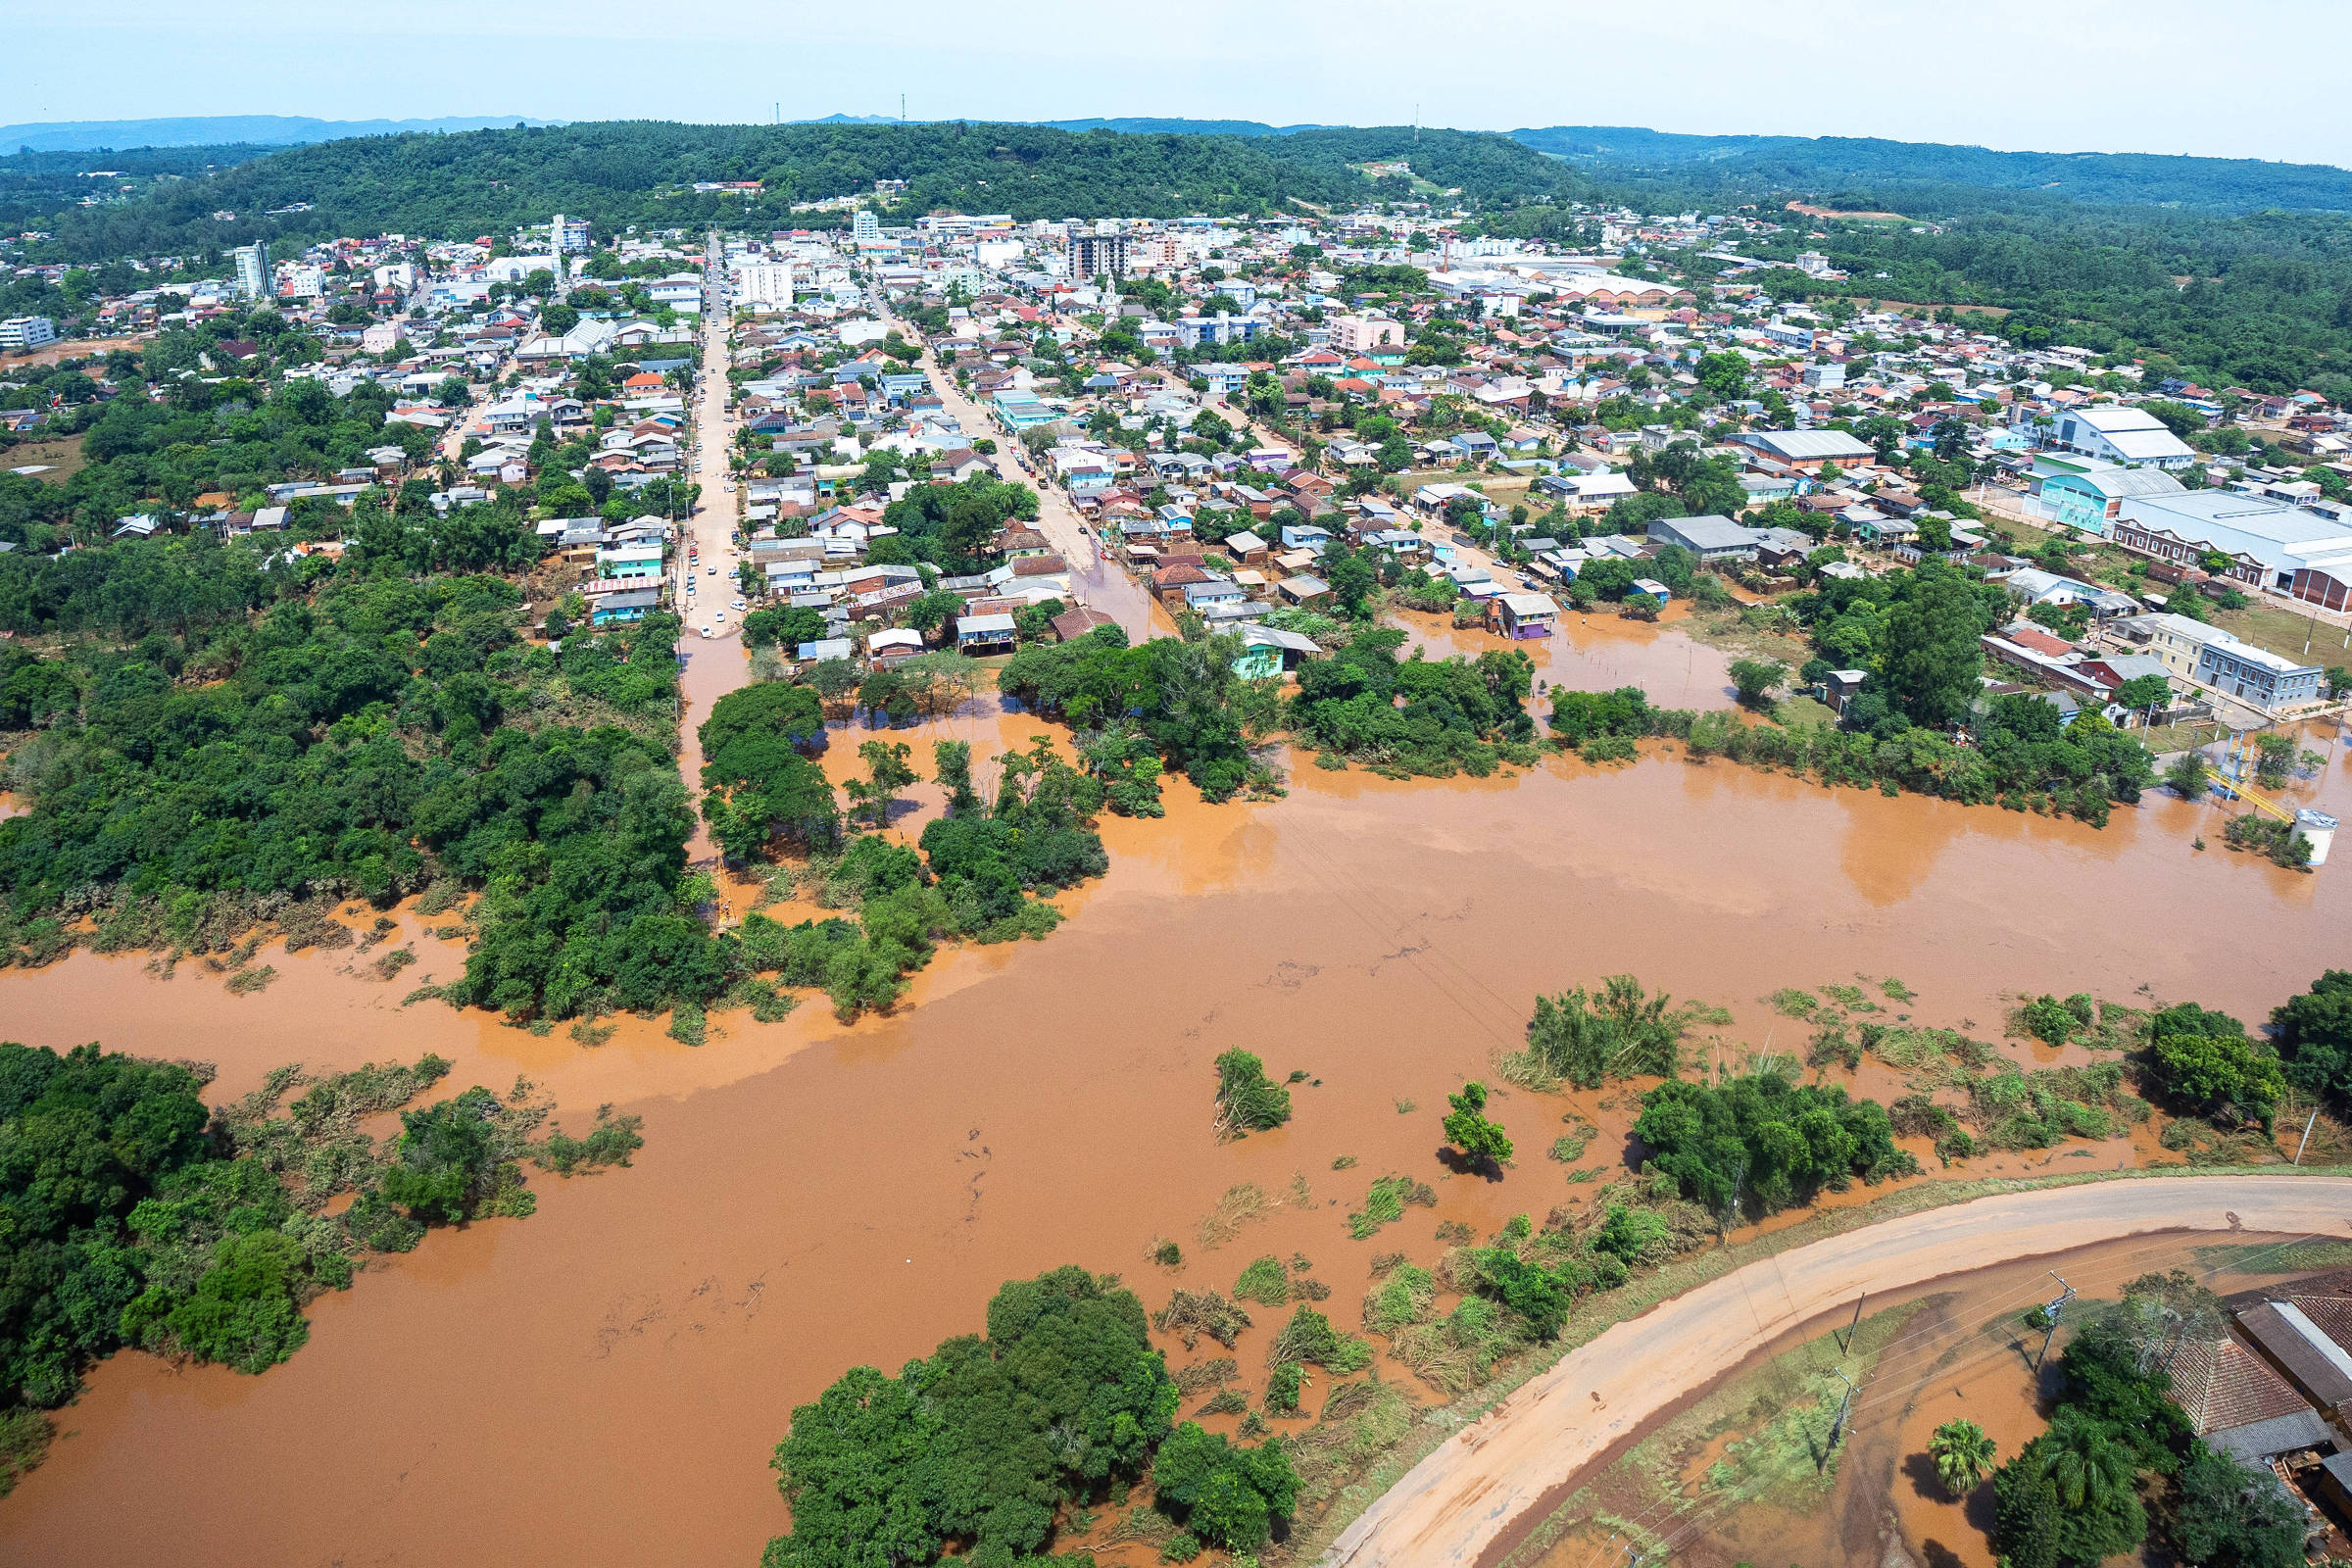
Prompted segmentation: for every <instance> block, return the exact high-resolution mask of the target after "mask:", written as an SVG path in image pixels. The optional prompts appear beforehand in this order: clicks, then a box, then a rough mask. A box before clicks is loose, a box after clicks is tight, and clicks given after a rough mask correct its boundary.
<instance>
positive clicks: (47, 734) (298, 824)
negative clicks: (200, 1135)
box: [0, 534, 716, 1018]
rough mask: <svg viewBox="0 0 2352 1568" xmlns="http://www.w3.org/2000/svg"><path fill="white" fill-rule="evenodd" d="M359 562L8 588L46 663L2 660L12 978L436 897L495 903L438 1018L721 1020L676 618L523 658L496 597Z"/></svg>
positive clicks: (152, 544) (149, 558)
mask: <svg viewBox="0 0 2352 1568" xmlns="http://www.w3.org/2000/svg"><path fill="white" fill-rule="evenodd" d="M354 554H358V555H360V556H363V557H364V556H365V551H358V552H347V553H346V558H345V560H344V562H343V563H341V564H337V563H335V562H333V561H332V560H330V559H329V558H327V557H325V556H311V557H307V558H291V557H288V556H285V555H283V554H280V555H278V556H275V557H272V558H270V560H269V561H268V562H267V563H265V561H264V559H263V558H262V556H261V555H260V553H259V552H257V551H255V550H253V549H251V548H249V547H247V546H246V545H244V544H242V543H239V544H231V545H221V544H218V543H216V542H214V540H213V538H212V536H211V535H209V534H199V535H193V536H190V537H187V538H184V539H181V538H174V539H157V540H148V541H124V542H119V543H117V544H114V545H110V546H108V547H107V548H106V549H104V550H94V551H87V552H80V551H77V552H74V553H73V554H72V555H70V556H67V557H64V558H60V559H57V560H51V561H43V562H40V563H36V564H34V568H33V570H32V571H31V573H30V574H29V575H24V576H21V577H19V578H17V579H16V587H17V588H18V590H19V597H18V598H17V599H16V600H15V602H14V603H13V606H12V607H11V608H10V609H9V610H8V612H7V613H8V614H9V615H10V616H12V617H14V618H16V619H20V620H23V619H29V620H30V621H31V622H32V623H33V624H34V626H35V627H36V629H37V630H38V631H39V632H40V634H41V647H40V651H38V652H28V651H25V650H22V649H20V650H18V651H15V652H13V653H11V654H9V655H6V656H0V657H4V658H6V659H7V660H8V667H7V669H6V671H5V676H6V681H7V685H8V688H9V690H10V691H11V692H12V693H14V694H16V696H15V699H14V700H13V701H14V711H13V714H12V718H11V720H10V721H11V722H12V723H18V724H29V725H32V726H36V727H34V728H33V729H32V732H31V733H30V734H28V735H26V736H25V738H24V739H23V740H22V741H21V742H20V743H19V744H17V745H16V746H15V747H14V748H13V749H12V750H11V752H10V754H9V756H8V759H7V763H6V782H7V784H8V786H9V787H10V788H11V789H13V790H14V791H15V792H16V793H17V794H18V795H19V796H20V797H21V798H22V799H23V800H24V801H25V804H26V806H27V807H28V809H27V810H26V811H25V813H24V814H22V815H19V816H14V817H10V818H8V819H6V820H4V821H0V889H4V890H5V893H6V905H5V907H0V958H4V959H6V960H8V961H15V962H44V961H48V960H50V959H53V958H56V957H59V956H63V955H64V954H65V953H67V952H69V951H71V950H72V949H73V948H74V947H76V946H89V947H92V948H96V949H98V950H99V951H102V952H120V951H124V950H129V949H166V950H172V951H178V952H187V953H206V952H213V951H218V950H220V949H222V948H225V947H228V946H230V945H231V944H233V943H235V942H237V941H238V940H240V939H242V938H244V937H246V936H247V934H248V933H250V932H253V931H256V930H261V931H267V932H272V933H275V934H278V935H283V936H286V937H287V938H288V939H289V941H290V943H292V944H294V945H300V944H301V943H302V941H303V939H304V934H305V933H311V934H316V933H318V932H319V930H320V929H321V928H322V927H323V926H324V925H325V924H327V923H329V922H328V921H327V919H326V916H327V915H328V913H330V912H331V910H332V909H333V907H335V905H337V904H339V903H340V902H341V901H343V900H346V899H362V900H366V901H368V902H371V903H374V904H376V905H378V906H379V907H381V906H384V905H388V904H390V903H391V902H393V901H394V900H397V899H399V898H400V897H402V896H404V895H406V894H411V893H417V892H420V891H422V890H424V889H425V888H427V887H428V886H431V885H434V884H436V883H439V884H445V885H447V886H449V887H450V888H452V889H454V890H456V891H458V892H459V893H460V894H463V893H464V892H465V891H467V890H473V889H479V890H480V891H481V894H482V897H481V899H480V902H479V904H478V905H477V906H476V907H474V908H473V909H472V911H471V919H472V923H473V924H474V926H475V927H476V930H477V933H478V935H477V937H476V940H475V942H474V944H473V947H472V949H471V951H470V953H469V954H468V956H467V958H466V970H465V973H464V974H463V976H461V977H460V978H458V979H456V980H454V981H452V982H450V983H449V984H448V985H446V986H444V987H442V988H441V992H440V994H441V995H442V996H443V997H444V998H446V999H447V1000H449V1001H451V1002H454V1003H458V1004H461V1005H483V1006H493V1007H497V1008H500V1009H502V1010H504V1011H505V1012H507V1013H508V1014H509V1015H510V1016H513V1017H515V1018H534V1017H546V1018H563V1017H569V1016H575V1015H579V1014H583V1013H588V1014H593V1013H596V1012H599V1011H610V1010H614V1009H617V1008H623V1007H627V1008H638V1009H654V1008H660V1007H662V1006H666V1005H669V1004H670V1003H671V1002H672V1001H675V1000H678V999H680V998H686V999H689V1000H696V1001H701V1000H705V999H706V996H707V995H708V994H711V993H713V992H714V991H715V989H716V986H715V984H714V983H713V977H712V967H711V965H710V964H708V963H701V962H696V961H692V957H693V953H694V952H695V951H697V950H699V947H700V945H701V944H702V943H704V942H705V941H707V939H706V938H704V937H703V935H702V933H701V928H700V923H699V921H697V920H696V919H695V918H694V917H693V913H692V908H691V901H692V887H691V885H690V884H688V882H687V881H686V878H685V875H684V872H685V843H686V838H687V835H688V833H689V832H690V831H691V829H692V827H693V817H692V814H691V811H690V809H689V807H688V803H687V798H686V793H685V789H684V786H683V784H682V783H681V781H680V780H679V778H678V774H677V765H676V762H675V760H673V758H672V755H671V747H672V745H673V739H672V735H673V730H672V726H673V725H674V723H675V721H676V713H677V692H676V664H675V661H674V659H673V657H672V655H673V650H674V646H675V641H676V637H677V633H678V622H677V620H676V619H675V617H673V616H668V615H652V616H648V617H647V618H646V619H645V620H643V621H641V622H638V623H636V624H635V625H632V626H627V627H624V628H617V629H614V630H612V631H609V632H605V633H601V634H600V633H594V632H584V631H575V632H573V633H572V634H570V635H568V636H566V637H564V639H563V641H562V645H561V647H557V646H553V645H542V644H534V643H530V642H528V641H526V640H525V639H524V637H523V629H522V625H521V621H522V613H521V608H520V607H521V602H522V600H521V594H520V592H519V590H518V589H517V588H516V587H515V584H514V583H513V582H511V581H509V580H508V579H506V578H503V577H494V576H485V575H479V574H475V575H466V576H427V577H422V578H414V579H412V578H408V577H405V576H403V575H401V573H400V571H399V569H398V568H396V567H395V566H394V565H392V564H389V563H386V564H382V565H380V566H369V565H368V564H366V562H365V561H364V560H354V559H352V558H353V556H354ZM14 559H16V558H14V557H0V562H6V561H10V560H14ZM125 607H129V608H125ZM673 960H674V961H673Z"/></svg>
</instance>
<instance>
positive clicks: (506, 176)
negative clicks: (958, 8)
mask: <svg viewBox="0 0 2352 1568" xmlns="http://www.w3.org/2000/svg"><path fill="white" fill-rule="evenodd" d="M1398 157H1409V158H1410V159H1411V160H1412V164H1413V169H1414V172H1416V173H1418V174H1421V175H1422V176H1423V177H1424V178H1427V179H1429V180H1432V181H1435V182H1436V183H1437V184H1439V185H1440V186H1443V187H1455V186H1458V187H1461V188H1462V190H1463V192H1464V194H1465V195H1468V196H1471V197H1474V198H1476V199H1479V200H1483V201H1490V202H1495V201H1510V200H1516V199H1522V198H1525V197H1530V196H1536V195H1561V194H1566V193H1567V192H1568V191H1569V190H1570V189H1571V188H1572V187H1576V186H1579V185H1581V183H1582V180H1581V176H1580V175H1578V174H1576V173H1575V172H1572V171H1570V170H1568V169H1566V168H1565V167H1564V166H1561V165H1560V164H1558V162H1557V161H1556V160H1550V159H1545V158H1544V157H1542V156H1541V155H1540V154H1537V153H1535V152H1532V151H1530V150H1528V149H1525V148H1522V147H1520V146H1518V145H1517V144H1516V143H1514V142H1512V141H1510V140H1509V139H1507V138H1505V137H1502V136H1495V135H1480V134H1470V133H1465V132H1460V131H1423V132H1422V133H1421V138H1420V140H1419V141H1418V142H1416V141H1415V140H1414V137H1413V132H1412V130H1411V128H1410V127H1408V126H1391V127H1386V128H1374V129H1364V130H1312V131H1300V132H1298V133H1296V134H1292V135H1287V136H1281V137H1265V136H1257V137H1240V136H1192V135H1121V134H1118V133H1116V132H1112V131H1093V132H1088V133H1084V134H1080V133H1076V132H1071V131H1065V130H1055V129H1053V128H1050V127H1045V126H1033V125H979V124H962V123H938V124H917V125H846V124H810V125H681V124H671V123H662V122H654V121H630V122H606V123H595V124H579V125H564V126H553V127H545V128H537V129H514V130H486V131H476V132H471V133H468V134H465V135H453V136H386V137H371V138H360V139H353V140H346V141H335V142H325V143H321V144H319V145H317V146H310V147H299V148H290V149H287V150H285V151H283V152H278V153H273V154H271V155H270V156H268V157H265V158H259V159H255V160H252V161H251V162H247V163H244V164H241V165H239V166H238V167H236V168H233V169H227V170H223V171H221V172H217V173H216V174H214V175H213V176H212V177H210V178H207V179H190V180H186V181H183V182H177V183H173V184H172V185H170V186H168V187H165V188H163V189H160V190H157V191H156V192H154V193H153V194H151V195H148V196H146V197H143V198H142V199H140V200H138V201H135V202H130V203H126V204H123V205H117V206H109V207H98V208H72V209H68V210H67V211H65V212H63V213H60V214H59V215H58V216H57V218H56V220H55V223H54V227H55V231H56V233H57V236H58V242H59V247H60V249H61V250H62V251H63V253H64V256H65V258H66V259H70V260H85V261H87V260H104V259H107V258H111V257H118V256H125V255H151V254H156V253H159V252H172V253H177V252H195V253H202V252H206V251H218V250H220V249H221V248H224V247H226V246H230V245H238V244H245V243H248V242H249V241H251V240H252V239H254V238H257V237H260V238H268V239H270V240H272V241H277V240H281V239H285V240H296V239H299V240H311V239H317V238H321V237H325V236H329V235H335V234H352V233H377V232H381V231H383V230H386V229H392V230H398V231H401V232H406V233H422V234H430V235H440V236H463V235H473V234H479V233H492V232H498V231H501V230H503V229H505V228H508V227H510V226H512V225H514V224H516V223H523V222H529V221H545V220H546V219H547V217H548V215H550V214H551V213H557V212H562V213H564V214H567V215H570V216H573V217H579V218H586V219H589V220H591V221H594V222H595V223H596V224H597V225H598V227H599V228H600V229H604V230H606V231H611V230H612V229H614V228H617V227H621V226H625V225H627V224H630V223H642V224H656V225H661V226H664V227H668V226H677V225H689V226H691V225H699V224H701V223H704V222H706V221H711V220H714V219H715V220H720V221H748V222H752V223H773V224H781V223H786V222H794V221H797V222H804V223H805V222H808V221H810V219H809V217H808V216H806V215H804V216H802V217H800V218H798V219H795V218H794V216H793V214H792V204H793V203H794V202H796V201H808V200H811V199H815V198H820V197H827V196H842V195H850V194H853V193H856V192H858V191H870V190H871V189H872V188H873V184H874V181H875V180H877V179H898V180H906V181H907V196H906V200H905V202H904V203H903V204H902V208H901V210H902V211H904V212H907V213H922V212H929V211H932V210H933V209H938V208H946V209H954V210H958V211H962V212H975V213H978V212H1005V213H1010V214H1011V215H1012V216H1013V217H1014V218H1016V219H1034V218H1087V217H1105V216H1130V217H1160V218H1166V217H1178V216H1183V215H1186V214H1191V213H1224V214H1238V213H1272V212H1278V211H1282V210H1284V209H1285V208H1286V207H1289V206H1290V205H1291V204H1293V203H1295V202H1305V203H1311V204H1314V205H1317V206H1326V205H1330V204H1335V203H1349V202H1354V201H1359V200H1364V199H1367V198H1372V197H1378V196H1392V197H1404V196H1409V195H1410V194H1411V191H1412V186H1411V182H1410V181H1408V180H1404V179H1401V178H1394V177H1393V178H1391V179H1390V180H1388V181H1386V182H1376V181H1373V180H1370V179H1367V178H1365V177H1364V176H1363V175H1362V174H1360V173H1358V172H1354V171H1353V170H1351V169H1350V168H1349V167H1348V166H1349V165H1351V164H1359V163H1363V162H1367V161H1371V160H1376V159H1387V158H1398ZM0 167H4V166H0ZM712 180H760V181H762V182H763V185H764V189H763V190H762V191H761V193H760V195H758V196H757V197H753V198H749V199H746V198H745V197H743V196H740V195H731V194H724V195H722V194H718V193H711V192H706V193H701V194H697V193H696V192H695V191H693V189H692V188H691V187H692V186H693V184H694V183H695V182H696V181H712ZM303 202H307V203H310V204H312V206H311V210H309V211H306V212H300V213H290V214H283V215H280V216H276V217H271V216H268V215H270V212H271V210H272V209H277V208H284V207H289V206H292V205H294V204H296V203H303ZM1294 210H1295V209H1294ZM219 212H228V213H233V214H234V215H235V216H234V218H233V219H227V220H223V219H219V218H216V217H215V216H214V215H215V214H216V213H219ZM820 221H821V220H820Z"/></svg>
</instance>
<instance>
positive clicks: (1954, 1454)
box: [1928, 1421, 1994, 1497]
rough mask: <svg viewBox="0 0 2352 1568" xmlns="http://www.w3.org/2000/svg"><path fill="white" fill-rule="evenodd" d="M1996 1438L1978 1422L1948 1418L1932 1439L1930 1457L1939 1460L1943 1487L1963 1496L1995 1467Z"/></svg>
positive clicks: (1938, 1469) (1939, 1477) (1939, 1472)
mask: <svg viewBox="0 0 2352 1568" xmlns="http://www.w3.org/2000/svg"><path fill="white" fill-rule="evenodd" d="M1993 1447H1994V1444H1993V1441H1992V1440H1991V1439H1990V1438H1988V1437H1986V1436H1985V1429H1984V1428H1983V1427H1981V1426H1979V1425H1977V1424H1976V1423H1975V1422H1974V1421H1946V1422H1945V1423H1944V1424H1943V1425H1941V1426H1939V1427H1937V1428H1936V1435H1935V1436H1934V1437H1932V1438H1930V1439H1929V1440H1928V1456H1929V1457H1930V1458H1932V1459H1934V1460H1935V1461H1936V1477H1937V1478H1938V1479H1939V1480H1941V1481H1942V1482H1943V1490H1944V1491H1946V1492H1948V1493H1950V1494H1951V1495H1953V1496H1955V1497H1957V1496H1961V1495H1965V1494H1966V1493H1967V1492H1968V1490H1969V1489H1970V1488H1972V1487H1974V1486H1975V1485H1976V1484H1977V1483H1978V1482H1980V1481H1982V1480H1984V1479H1985V1472H1986V1471H1987V1470H1990V1469H1991V1468H1992V1454H1993Z"/></svg>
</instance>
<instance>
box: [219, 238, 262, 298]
mask: <svg viewBox="0 0 2352 1568" xmlns="http://www.w3.org/2000/svg"><path fill="white" fill-rule="evenodd" d="M229 255H231V256H233V257H235V258H236V262H237V293H238V295H239V297H241V298H244V299H249V300H266V299H269V298H270V292H271V291H270V247H269V246H268V245H266V244H264V243H263V242H262V241H260V240H258V239H257V240H255V241H254V242H253V243H252V244H250V245H240V246H238V247H237V248H236V249H235V250H233V251H230V252H229Z"/></svg>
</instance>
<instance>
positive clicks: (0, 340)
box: [0, 316, 57, 354]
mask: <svg viewBox="0 0 2352 1568" xmlns="http://www.w3.org/2000/svg"><path fill="white" fill-rule="evenodd" d="M56 341H57V323H56V322H55V321H53V320H51V319H49V318H48V317H46V316H12V317H10V318H9V319H7V320H5V321H0V354H8V353H13V352H15V351H17V350H20V349H37V348H44V347H46V346H48V345H49V344H51V343H54V342H56Z"/></svg>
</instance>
